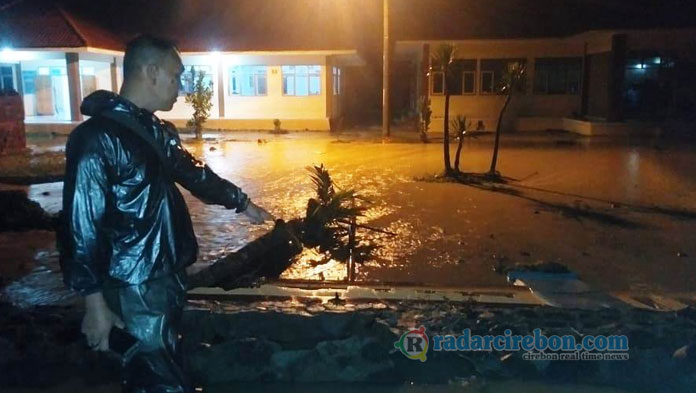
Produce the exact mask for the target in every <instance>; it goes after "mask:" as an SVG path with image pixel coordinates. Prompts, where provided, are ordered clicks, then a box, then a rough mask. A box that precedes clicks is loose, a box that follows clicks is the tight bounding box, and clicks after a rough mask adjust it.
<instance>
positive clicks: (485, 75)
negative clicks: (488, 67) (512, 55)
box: [481, 71, 495, 94]
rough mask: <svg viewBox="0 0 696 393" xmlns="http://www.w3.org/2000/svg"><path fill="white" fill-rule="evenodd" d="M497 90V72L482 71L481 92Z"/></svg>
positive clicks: (489, 92)
mask: <svg viewBox="0 0 696 393" xmlns="http://www.w3.org/2000/svg"><path fill="white" fill-rule="evenodd" d="M494 92H495V72H493V71H481V93H488V94H492V93H494Z"/></svg>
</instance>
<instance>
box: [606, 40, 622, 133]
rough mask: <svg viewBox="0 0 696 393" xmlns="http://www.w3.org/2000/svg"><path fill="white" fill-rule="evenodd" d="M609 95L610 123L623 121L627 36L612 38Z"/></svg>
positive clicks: (608, 115) (608, 118)
mask: <svg viewBox="0 0 696 393" xmlns="http://www.w3.org/2000/svg"><path fill="white" fill-rule="evenodd" d="M609 58H610V60H609V83H608V84H607V88H608V91H607V93H608V94H609V100H608V103H609V110H608V114H607V120H608V121H622V120H623V119H624V116H623V97H622V90H623V84H624V73H625V70H626V35H625V34H614V35H613V36H612V37H611V53H610V56H609Z"/></svg>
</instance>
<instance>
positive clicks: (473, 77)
mask: <svg viewBox="0 0 696 393" xmlns="http://www.w3.org/2000/svg"><path fill="white" fill-rule="evenodd" d="M467 74H469V75H471V76H472V77H471V81H472V83H473V86H471V88H472V90H471V91H470V92H467V91H466V75H467ZM462 95H463V96H472V95H476V71H462Z"/></svg>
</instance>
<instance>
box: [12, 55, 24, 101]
mask: <svg viewBox="0 0 696 393" xmlns="http://www.w3.org/2000/svg"><path fill="white" fill-rule="evenodd" d="M14 71H15V80H16V81H17V93H19V95H20V96H22V97H24V79H22V63H17V64H16V65H15V67H14Z"/></svg>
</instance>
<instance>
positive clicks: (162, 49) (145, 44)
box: [123, 35, 177, 79]
mask: <svg viewBox="0 0 696 393" xmlns="http://www.w3.org/2000/svg"><path fill="white" fill-rule="evenodd" d="M176 50H177V49H176V44H175V43H174V42H173V41H171V40H168V39H165V38H161V37H154V36H150V35H141V36H138V37H136V38H134V39H132V40H131V41H130V42H128V45H126V54H125V55H124V56H123V76H124V79H125V78H128V76H130V75H131V74H132V73H133V72H135V71H137V70H138V68H140V67H142V66H143V65H147V64H155V63H159V62H160V61H161V60H162V58H164V57H165V56H167V55H169V54H171V53H173V52H176Z"/></svg>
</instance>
